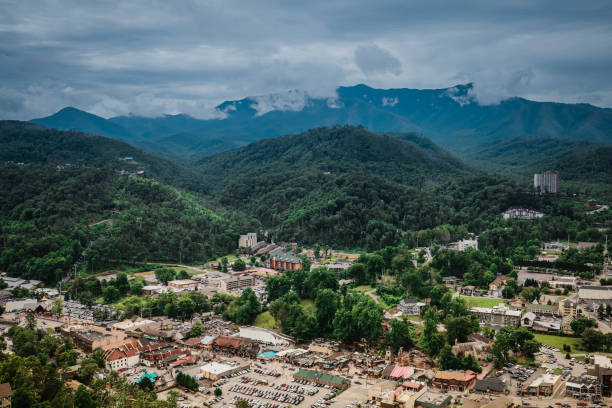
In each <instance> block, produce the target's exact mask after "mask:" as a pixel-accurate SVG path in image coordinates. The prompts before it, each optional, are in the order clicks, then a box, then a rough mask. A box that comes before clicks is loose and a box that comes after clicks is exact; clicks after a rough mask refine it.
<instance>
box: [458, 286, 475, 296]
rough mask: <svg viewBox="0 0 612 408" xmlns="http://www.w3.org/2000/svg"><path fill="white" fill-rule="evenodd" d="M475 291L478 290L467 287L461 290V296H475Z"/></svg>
mask: <svg viewBox="0 0 612 408" xmlns="http://www.w3.org/2000/svg"><path fill="white" fill-rule="evenodd" d="M474 289H476V288H475V287H474V286H472V285H467V286H464V287H462V288H461V294H462V295H463V296H472V295H473V294H474Z"/></svg>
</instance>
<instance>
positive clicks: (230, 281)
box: [219, 276, 256, 292]
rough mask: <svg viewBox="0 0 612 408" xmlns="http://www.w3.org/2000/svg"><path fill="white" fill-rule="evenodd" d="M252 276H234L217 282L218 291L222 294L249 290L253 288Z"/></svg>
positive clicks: (253, 278) (253, 279)
mask: <svg viewBox="0 0 612 408" xmlns="http://www.w3.org/2000/svg"><path fill="white" fill-rule="evenodd" d="M255 282H256V280H255V277H254V276H236V277H232V278H227V279H223V280H221V281H220V282H219V289H220V290H221V291H222V292H229V291H232V290H237V289H245V288H250V287H251V286H255Z"/></svg>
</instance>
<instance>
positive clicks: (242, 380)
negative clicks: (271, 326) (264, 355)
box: [204, 358, 346, 408]
mask: <svg viewBox="0 0 612 408" xmlns="http://www.w3.org/2000/svg"><path fill="white" fill-rule="evenodd" d="M233 360H237V361H239V362H241V363H243V364H244V363H246V362H247V360H241V359H235V358H234V359H233ZM251 363H252V364H251V368H250V370H248V371H247V370H243V371H241V372H240V373H237V374H236V375H234V376H232V377H230V378H226V379H221V380H219V381H216V382H214V383H210V382H207V383H208V384H209V385H208V386H206V385H205V386H206V387H207V388H208V389H209V390H211V391H214V389H215V388H217V387H218V388H220V389H221V390H222V392H223V394H222V396H221V397H219V398H213V397H212V396H211V398H210V400H209V401H208V402H209V403H210V404H211V405H213V406H214V407H225V406H228V405H231V406H233V403H234V402H235V401H236V400H237V399H239V398H240V399H245V400H247V401H248V402H249V404H251V406H253V407H254V408H282V407H286V406H287V405H292V406H299V407H308V408H310V407H312V406H315V407H321V408H322V407H327V406H328V405H327V404H325V402H328V403H329V404H330V405H331V404H333V403H334V402H336V401H335V400H334V399H332V397H333V396H334V394H335V393H336V389H335V388H334V387H331V386H324V385H316V384H314V383H309V382H306V381H294V380H293V374H294V373H295V371H296V368H294V367H290V366H287V365H286V364H282V363H280V362H263V361H257V362H251ZM204 383H206V381H204ZM345 405H346V404H345Z"/></svg>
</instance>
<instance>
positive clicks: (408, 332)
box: [388, 319, 414, 351]
mask: <svg viewBox="0 0 612 408" xmlns="http://www.w3.org/2000/svg"><path fill="white" fill-rule="evenodd" d="M389 325H390V326H391V331H390V332H389V335H388V336H389V344H390V345H391V347H392V348H393V350H395V351H397V350H399V349H400V347H410V346H412V345H413V344H414V342H413V337H412V336H413V335H414V325H413V324H412V323H410V322H408V321H407V320H406V319H403V320H398V319H393V320H391V322H390V323H389Z"/></svg>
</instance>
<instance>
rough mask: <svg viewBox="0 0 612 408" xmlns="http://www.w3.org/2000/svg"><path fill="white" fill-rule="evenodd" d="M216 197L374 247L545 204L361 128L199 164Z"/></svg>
mask: <svg viewBox="0 0 612 408" xmlns="http://www.w3.org/2000/svg"><path fill="white" fill-rule="evenodd" d="M198 166H199V168H200V169H201V170H202V172H203V173H204V177H205V179H206V183H207V185H210V186H211V192H212V195H213V197H215V198H217V199H218V200H219V202H220V203H221V204H223V205H226V206H229V207H233V208H240V209H242V210H244V211H246V212H247V213H248V214H250V215H252V216H254V217H256V218H257V219H258V220H259V221H261V223H262V224H263V225H264V226H265V227H267V228H270V229H273V230H274V231H275V232H276V235H277V238H279V239H287V240H295V241H298V242H304V243H314V242H317V241H318V242H320V243H327V244H329V245H335V246H344V247H360V248H369V249H376V248H382V247H384V246H387V245H396V244H397V243H399V242H400V241H401V239H402V235H403V232H405V231H409V230H418V229H423V228H431V227H434V226H437V225H441V224H445V223H451V224H468V223H469V224H473V225H474V230H477V227H478V225H479V224H481V222H482V220H483V219H487V218H490V217H492V216H495V215H498V214H500V213H501V212H502V211H504V210H506V209H507V208H508V207H509V206H511V205H534V206H538V205H539V204H538V202H537V201H538V200H539V199H538V198H537V197H533V196H529V195H523V194H522V193H521V189H520V188H519V187H518V186H517V185H515V184H514V183H511V182H507V181H505V180H504V179H501V180H500V179H494V178H490V177H487V176H485V175H482V174H478V173H475V172H473V171H472V170H471V169H470V168H469V167H467V166H466V165H464V164H463V163H462V162H461V161H459V160H458V159H456V158H455V157H453V156H451V155H449V154H448V153H446V152H444V151H443V150H442V149H440V148H439V147H437V146H436V145H435V144H433V143H432V142H431V141H429V140H427V139H424V138H421V137H419V136H415V135H401V136H400V135H386V134H374V133H372V132H369V131H367V130H365V129H363V128H359V127H350V126H344V127H334V128H319V129H313V130H311V131H308V132H306V133H303V134H300V135H290V136H283V137H279V138H276V139H267V140H261V141H258V142H255V143H253V144H251V145H249V146H246V147H243V148H240V149H236V150H233V151H229V152H225V153H221V154H219V155H215V156H212V157H209V158H206V159H204V160H202V161H200V162H199V163H198Z"/></svg>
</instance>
